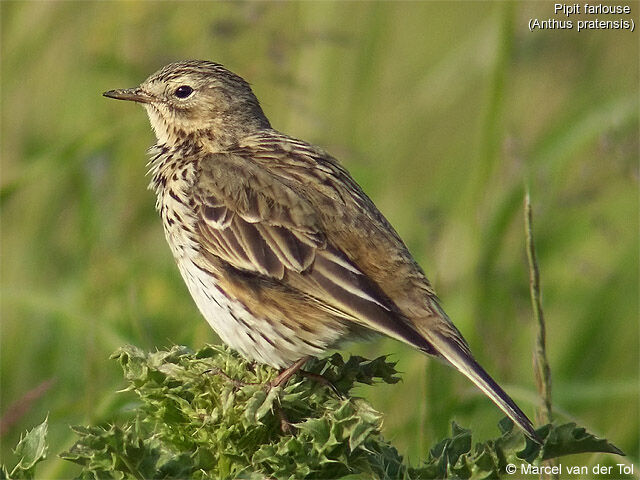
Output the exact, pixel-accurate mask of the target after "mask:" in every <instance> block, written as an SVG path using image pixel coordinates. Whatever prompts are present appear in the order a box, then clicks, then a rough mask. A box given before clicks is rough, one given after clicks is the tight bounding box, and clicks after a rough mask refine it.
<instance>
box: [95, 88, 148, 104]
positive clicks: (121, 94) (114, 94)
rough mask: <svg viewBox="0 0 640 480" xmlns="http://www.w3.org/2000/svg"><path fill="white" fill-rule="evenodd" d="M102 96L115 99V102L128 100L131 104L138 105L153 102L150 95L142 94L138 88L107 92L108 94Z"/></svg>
mask: <svg viewBox="0 0 640 480" xmlns="http://www.w3.org/2000/svg"><path fill="white" fill-rule="evenodd" d="M102 95H104V96H105V97H109V98H115V99H117V100H130V101H132V102H139V103H151V102H152V101H153V100H154V99H153V97H152V96H151V95H149V94H148V93H146V92H144V91H143V90H142V89H141V88H140V87H135V88H121V89H118V90H109V91H108V92H104V93H103V94H102Z"/></svg>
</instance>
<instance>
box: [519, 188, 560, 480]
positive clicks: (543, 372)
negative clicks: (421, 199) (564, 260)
mask: <svg viewBox="0 0 640 480" xmlns="http://www.w3.org/2000/svg"><path fill="white" fill-rule="evenodd" d="M524 228H525V234H526V244H527V260H528V262H529V292H530V295H531V306H532V308H533V316H534V317H535V319H536V321H537V324H538V335H537V337H536V346H535V350H534V352H533V365H534V372H535V376H536V385H537V387H538V393H539V394H540V398H541V399H542V405H540V406H539V407H538V408H537V409H536V421H537V423H538V424H541V425H545V424H547V423H551V419H552V409H551V367H550V366H549V361H548V359H547V345H546V343H547V333H546V327H545V323H544V314H543V312H542V298H541V293H540V270H539V268H538V260H537V258H536V247H535V243H534V241H533V220H532V213H531V198H530V197H529V189H527V191H526V193H525V197H524ZM544 477H545V476H544V475H542V476H541V478H544ZM553 477H554V478H558V475H553Z"/></svg>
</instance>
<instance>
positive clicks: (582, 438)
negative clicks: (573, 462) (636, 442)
mask: <svg viewBox="0 0 640 480" xmlns="http://www.w3.org/2000/svg"><path fill="white" fill-rule="evenodd" d="M587 452H604V453H615V454H616V455H624V453H623V452H622V451H621V450H620V449H619V448H618V447H616V446H615V445H613V444H612V443H610V442H608V441H607V440H605V439H602V438H598V437H596V436H595V435H593V434H591V433H588V432H587V431H586V430H585V429H584V428H582V427H578V426H577V425H576V424H575V423H573V422H572V423H566V424H564V425H560V426H553V427H552V428H551V429H550V431H549V434H548V435H547V436H546V438H545V442H544V446H543V449H542V460H548V459H550V458H557V457H561V456H564V455H571V454H574V453H587ZM520 458H524V457H520Z"/></svg>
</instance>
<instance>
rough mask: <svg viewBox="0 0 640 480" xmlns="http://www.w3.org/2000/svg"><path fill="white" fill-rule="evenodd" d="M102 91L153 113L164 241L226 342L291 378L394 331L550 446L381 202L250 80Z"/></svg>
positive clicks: (186, 79) (195, 65)
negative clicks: (446, 304) (284, 124)
mask: <svg viewBox="0 0 640 480" xmlns="http://www.w3.org/2000/svg"><path fill="white" fill-rule="evenodd" d="M103 95H104V96H106V97H110V98H114V99H118V100H127V101H132V102H136V103H139V104H141V105H142V106H144V108H145V109H146V112H147V114H148V117H149V121H150V123H151V127H152V129H153V131H154V133H155V136H156V139H157V141H156V143H155V145H153V146H152V147H151V148H150V150H149V154H150V160H149V163H148V168H149V175H150V177H151V181H150V185H149V188H150V189H151V190H153V191H154V192H155V194H156V198H157V200H156V209H157V210H158V211H159V214H160V217H161V218H162V223H163V227H164V233H165V237H166V240H167V242H168V243H169V246H170V249H171V251H172V253H173V256H174V258H175V260H176V263H177V266H178V269H179V271H180V273H181V275H182V277H183V279H184V281H185V283H186V285H187V288H188V290H189V292H190V293H191V296H192V297H193V299H194V301H195V303H196V305H197V307H198V309H199V310H200V312H201V314H202V315H203V316H204V318H205V319H206V320H207V322H208V323H209V325H210V326H211V327H212V328H213V330H214V331H215V332H216V333H217V335H218V336H219V337H220V339H221V340H222V341H223V342H224V343H225V344H227V345H229V346H230V347H231V348H233V349H234V350H236V351H238V352H239V353H240V354H241V355H243V356H244V357H245V358H247V359H249V360H251V361H255V362H259V363H263V364H268V365H271V366H273V367H276V368H280V369H283V370H282V373H281V377H280V379H281V380H284V379H288V378H289V377H290V376H291V375H292V374H293V373H294V372H295V371H296V370H298V369H299V368H301V367H302V365H303V364H304V362H305V361H306V360H307V359H308V358H310V357H311V356H317V355H320V354H322V353H323V352H325V351H326V350H328V349H331V348H339V346H340V345H343V344H344V343H345V342H346V341H350V340H354V339H355V340H357V339H360V338H366V337H368V336H371V335H372V334H373V335H375V334H382V335H386V336H389V337H392V338H394V339H396V340H399V341H400V342H403V343H405V344H408V345H410V346H411V347H414V348H415V349H417V350H419V351H421V352H423V353H425V354H427V355H430V356H434V357H437V358H439V359H440V360H442V361H444V362H445V363H448V364H450V365H451V366H453V367H454V368H455V369H457V370H458V371H460V372H461V373H462V374H463V375H465V376H466V377H467V378H469V379H470V380H471V381H472V382H473V383H474V384H475V385H476V386H477V387H478V388H479V389H480V390H481V391H482V392H484V394H486V395H487V396H488V397H489V398H490V399H491V400H492V401H493V402H494V403H495V404H496V405H497V406H498V407H499V408H500V409H501V410H502V411H503V412H504V413H505V414H506V415H507V416H508V417H509V418H510V419H511V420H512V421H513V422H514V423H515V424H516V425H518V426H519V427H520V428H521V429H522V430H523V432H524V434H525V435H526V436H527V437H529V438H530V439H532V440H533V441H534V442H536V443H540V439H539V437H538V435H537V434H536V432H535V429H534V427H533V425H532V423H531V421H530V420H529V419H528V418H527V416H526V415H525V414H524V413H523V411H522V410H521V409H520V408H519V407H518V406H517V405H516V403H515V402H514V401H513V400H512V399H511V398H510V397H509V395H508V394H507V393H506V392H505V391H504V390H503V389H502V388H501V387H500V386H499V385H498V383H497V382H496V381H495V380H494V379H493V378H492V377H491V376H490V375H489V374H488V373H487V372H486V371H485V370H484V369H483V368H482V367H481V366H480V364H479V363H478V362H477V361H476V360H475V359H474V357H473V355H472V353H471V350H470V348H469V345H468V344H467V342H466V340H465V339H464V337H463V336H462V334H461V333H460V331H459V330H458V329H457V328H456V327H455V326H454V324H453V323H452V321H451V320H450V319H449V317H448V316H447V314H446V313H445V311H444V310H443V308H442V307H441V306H440V302H439V300H438V298H437V296H436V293H435V291H434V289H433V287H432V285H431V283H430V282H429V280H428V279H427V277H426V275H425V273H424V271H423V270H422V268H421V267H420V266H419V265H418V263H417V262H416V261H415V260H414V258H413V256H412V255H411V253H410V252H409V250H408V248H407V246H406V245H405V244H404V242H403V241H402V239H401V238H400V236H399V235H398V233H396V231H395V230H394V228H393V227H392V226H391V224H390V223H389V222H388V221H387V219H386V218H385V217H384V216H383V215H382V213H380V211H379V210H378V208H377V207H376V206H375V205H374V203H373V201H372V200H371V199H370V198H369V197H368V196H367V195H366V194H365V193H364V191H363V190H362V188H361V187H360V186H359V185H358V184H357V183H356V181H355V180H354V179H353V177H352V176H351V175H350V174H349V172H348V171H347V170H346V169H345V168H344V167H343V166H342V164H341V163H339V162H338V160H336V159H335V158H334V157H332V156H331V155H330V154H328V153H327V152H325V151H324V150H323V149H321V148H319V147H317V146H314V145H312V144H310V143H307V142H305V141H302V140H298V139H296V138H293V137H291V136H288V135H286V134H284V133H281V132H279V131H278V130H276V129H274V128H272V126H271V123H270V122H269V120H268V119H267V117H266V115H265V113H264V111H263V109H262V107H261V105H260V103H259V101H258V99H257V98H256V96H255V94H254V93H253V91H252V88H251V86H250V85H249V83H248V82H247V81H246V80H244V79H243V78H242V77H240V76H239V75H237V74H235V73H233V72H231V71H230V70H228V69H227V68H225V67H224V66H223V65H221V64H219V63H215V62H212V61H207V60H187V61H180V62H176V63H171V64H169V65H166V66H165V67H163V68H161V69H160V70H158V71H157V72H155V73H153V74H152V75H151V76H149V77H148V78H147V79H146V80H145V81H144V82H142V83H141V84H140V85H139V86H137V87H134V88H126V89H117V90H109V91H106V92H104V93H103Z"/></svg>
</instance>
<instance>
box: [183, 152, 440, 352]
mask: <svg viewBox="0 0 640 480" xmlns="http://www.w3.org/2000/svg"><path fill="white" fill-rule="evenodd" d="M215 157H216V158H215V159H212V161H211V162H208V163H207V164H206V165H205V168H203V169H202V173H201V176H200V178H199V180H198V184H197V185H196V189H195V190H194V192H195V193H194V195H195V197H196V198H195V200H196V202H195V203H196V205H199V210H198V212H197V215H196V222H197V227H198V229H199V231H200V232H201V233H202V236H201V237H200V238H202V245H201V247H202V248H203V249H204V251H205V253H206V255H205V257H206V256H207V255H214V256H216V257H218V258H220V259H222V260H223V261H225V262H227V264H229V265H230V266H231V267H233V268H235V269H238V270H241V271H243V272H246V273H250V274H254V275H256V276H264V277H268V278H269V279H271V280H276V281H280V282H281V285H284V286H285V287H286V288H287V289H293V290H296V291H298V292H299V293H300V294H301V295H302V296H303V297H304V298H309V299H312V300H311V301H313V302H314V303H315V304H317V305H318V308H320V309H321V310H323V311H325V312H328V313H330V314H332V315H334V316H338V317H340V318H342V319H343V320H345V321H347V322H352V323H356V324H358V325H360V326H361V327H365V328H367V329H370V330H374V331H379V332H382V333H385V334H387V335H390V336H392V337H395V338H398V339H400V340H402V341H404V342H407V343H409V344H412V345H414V346H416V347H417V348H421V349H423V350H427V351H429V350H431V347H430V345H429V343H428V342H427V341H426V340H425V339H424V338H423V337H422V336H421V335H420V334H419V333H417V332H416V331H415V329H414V328H413V327H412V326H411V325H410V323H409V322H408V321H405V319H404V317H403V316H402V314H401V313H400V312H399V310H398V308H397V307H396V306H395V305H394V303H393V302H392V301H391V300H390V299H389V298H388V297H387V296H386V294H385V293H384V292H383V291H382V290H381V288H380V287H379V286H378V285H376V284H375V282H373V281H372V280H371V279H369V278H368V277H367V276H366V275H365V274H364V273H363V272H362V271H361V270H360V268H358V266H357V265H356V264H355V263H354V262H353V261H352V260H350V259H349V257H348V256H347V255H346V254H345V253H344V252H343V251H341V250H340V249H339V248H337V247H335V246H333V245H332V244H331V243H330V242H329V241H328V240H327V239H326V238H325V235H324V233H323V228H322V225H321V223H320V220H319V218H320V215H319V214H318V212H317V211H316V210H315V207H313V206H312V205H311V203H310V202H309V201H307V200H306V199H305V198H304V197H303V196H302V195H300V194H299V193H298V192H297V191H296V190H294V189H293V188H291V187H290V186H289V185H288V184H286V183H285V182H284V181H283V180H282V179H281V178H277V177H274V176H270V174H269V173H267V172H265V171H264V170H262V169H259V168H258V167H256V166H255V165H253V164H252V163H250V162H249V161H248V160H246V159H244V158H238V157H237V156H233V155H225V156H223V155H216V156H215ZM239 162H244V163H243V168H242V174H240V173H239V172H238V163H239ZM271 284H273V285H275V284H274V283H273V282H272V283H271ZM264 288H267V287H264ZM273 288H274V289H275V290H274V292H272V294H273V295H277V291H276V290H277V288H275V287H273Z"/></svg>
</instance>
